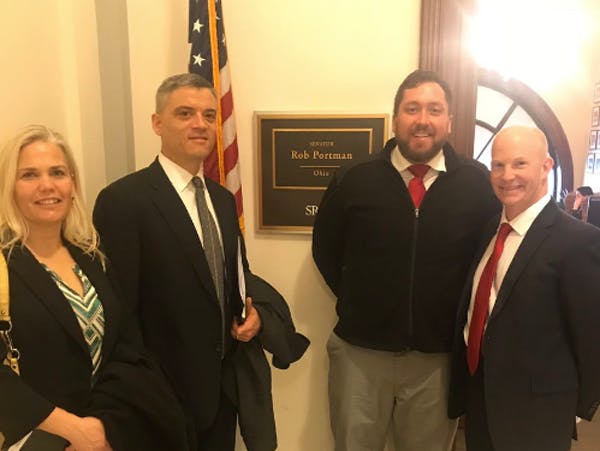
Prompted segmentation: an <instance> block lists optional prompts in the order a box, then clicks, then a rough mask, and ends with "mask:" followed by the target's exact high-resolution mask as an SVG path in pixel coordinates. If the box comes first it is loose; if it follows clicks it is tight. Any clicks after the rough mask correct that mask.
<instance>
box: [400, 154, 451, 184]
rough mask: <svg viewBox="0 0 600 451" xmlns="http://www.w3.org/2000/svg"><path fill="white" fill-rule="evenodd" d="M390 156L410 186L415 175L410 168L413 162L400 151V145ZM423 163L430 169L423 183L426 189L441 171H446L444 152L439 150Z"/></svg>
mask: <svg viewBox="0 0 600 451" xmlns="http://www.w3.org/2000/svg"><path fill="white" fill-rule="evenodd" d="M390 158H391V160H392V165H394V167H395V168H396V170H397V171H398V172H399V173H400V175H401V176H402V180H404V183H405V184H406V186H408V182H410V180H411V179H412V178H413V177H414V175H413V173H412V172H410V171H409V170H408V167H409V166H412V164H413V163H411V162H410V161H408V160H407V159H406V158H404V155H402V154H401V153H400V149H398V146H396V147H395V148H394V150H392V154H391V157H390ZM423 164H427V165H429V171H427V173H426V174H425V175H424V176H423V185H425V190H428V189H429V187H430V186H431V185H432V184H433V182H435V179H437V178H438V175H439V174H440V172H446V160H445V158H444V152H442V151H439V152H438V153H437V154H436V156H435V157H433V158H432V159H431V160H429V161H428V162H427V163H423Z"/></svg>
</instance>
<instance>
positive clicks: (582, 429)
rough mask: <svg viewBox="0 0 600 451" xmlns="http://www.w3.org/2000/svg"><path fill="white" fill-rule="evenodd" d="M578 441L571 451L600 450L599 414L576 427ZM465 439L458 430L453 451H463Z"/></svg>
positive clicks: (461, 431)
mask: <svg viewBox="0 0 600 451" xmlns="http://www.w3.org/2000/svg"><path fill="white" fill-rule="evenodd" d="M577 431H578V434H579V440H577V441H573V446H572V447H571V451H598V450H600V414H597V415H596V417H595V418H594V421H592V422H591V423H590V422H587V421H581V422H579V424H578V425H577ZM465 450H466V448H465V438H464V435H463V430H462V429H461V430H459V431H458V434H457V437H456V448H455V451H465Z"/></svg>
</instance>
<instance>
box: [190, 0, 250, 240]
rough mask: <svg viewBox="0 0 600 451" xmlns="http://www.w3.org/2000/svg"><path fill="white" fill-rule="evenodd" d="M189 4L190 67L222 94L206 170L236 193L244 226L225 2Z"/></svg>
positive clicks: (205, 0) (212, 0)
mask: <svg viewBox="0 0 600 451" xmlns="http://www.w3.org/2000/svg"><path fill="white" fill-rule="evenodd" d="M189 4H190V8H189V24H188V27H189V28H188V42H189V43H190V44H192V48H191V53H190V63H189V71H190V72H193V73H196V74H199V75H202V76H203V77H204V78H206V79H207V80H209V81H210V82H212V84H213V85H214V87H215V89H216V91H217V93H218V94H219V96H220V105H219V118H218V121H217V145H216V149H215V151H214V152H212V153H211V154H210V156H209V158H208V159H207V160H206V161H205V162H204V174H205V175H206V176H207V177H210V178H211V179H213V180H214V181H216V182H218V183H220V184H221V185H223V186H225V187H227V189H229V191H231V192H232V193H233V194H234V196H235V202H236V206H237V213H238V218H239V220H240V227H241V228H242V230H244V211H243V204H242V182H241V178H240V166H239V156H238V145H237V132H236V128H235V119H234V114H233V95H232V92H231V78H230V77H229V64H228V61H227V48H226V46H225V30H224V25H223V13H222V10H221V2H220V1H219V0H190V2H189Z"/></svg>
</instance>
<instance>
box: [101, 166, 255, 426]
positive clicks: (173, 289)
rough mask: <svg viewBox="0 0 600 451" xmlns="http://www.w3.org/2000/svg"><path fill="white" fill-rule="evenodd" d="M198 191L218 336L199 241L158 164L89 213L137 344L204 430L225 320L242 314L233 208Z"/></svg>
mask: <svg viewBox="0 0 600 451" xmlns="http://www.w3.org/2000/svg"><path fill="white" fill-rule="evenodd" d="M206 187H207V189H208V192H209V194H210V197H211V200H212V203H213V206H214V208H215V212H216V215H217V218H218V222H219V226H220V231H221V237H222V240H223V248H224V254H225V277H226V288H225V291H226V292H225V295H226V308H225V311H226V317H225V321H224V324H225V328H226V330H225V334H224V337H223V334H222V326H221V312H220V308H219V302H218V300H217V295H216V291H215V286H214V283H213V281H212V277H211V274H210V270H209V267H208V263H207V261H206V257H205V255H204V251H203V249H202V245H201V242H200V240H199V238H198V234H197V232H196V229H195V228H194V225H193V223H192V221H191V219H190V217H189V214H188V212H187V210H186V208H185V206H184V204H183V202H182V201H181V199H180V197H179V195H178V193H177V192H176V190H175V188H174V187H173V185H172V184H171V182H170V181H169V179H168V177H167V175H166V174H165V172H164V170H163V169H162V167H161V166H160V164H159V162H158V160H155V161H154V162H153V163H152V164H151V165H150V166H149V167H147V168H144V169H142V170H140V171H137V172H135V173H133V174H130V175H128V176H126V177H124V178H122V179H120V180H118V181H116V182H114V183H112V184H111V185H109V186H108V187H106V188H105V189H104V190H102V192H100V194H99V195H98V198H97V200H96V206H95V208H94V222H95V224H96V227H97V228H98V231H99V233H100V239H101V244H102V246H103V249H105V250H106V253H107V256H108V258H109V261H110V263H111V265H112V266H113V267H114V269H115V272H116V275H117V278H118V279H119V281H120V282H121V285H122V287H123V290H124V294H125V296H124V298H125V301H126V302H128V303H129V305H130V306H131V308H132V310H133V311H134V313H135V314H136V315H137V317H138V318H139V319H140V325H141V330H142V334H143V339H144V343H145V345H146V346H147V347H148V348H149V349H150V350H151V351H152V352H153V353H154V354H155V355H156V357H157V358H158V360H159V362H160V364H161V366H162V367H163V369H164V371H165V372H166V374H167V377H168V378H169V380H170V382H171V384H172V385H173V388H174V389H175V392H176V393H177V395H178V397H179V400H180V401H181V403H182V405H183V407H184V410H185V411H186V413H187V415H188V421H190V422H191V424H190V426H192V425H193V428H194V429H196V430H203V429H206V428H208V427H209V426H210V425H211V424H212V423H213V420H214V418H215V415H216V412H217V408H218V405H219V398H220V394H221V372H222V360H221V355H222V353H223V349H224V347H225V350H226V351H228V350H229V349H230V348H231V346H233V340H232V339H231V336H230V334H229V328H230V326H231V322H232V318H233V315H239V314H240V312H241V309H242V302H241V299H240V295H239V288H238V282H237V280H238V279H237V249H238V239H239V237H240V236H241V234H240V229H239V223H238V218H237V213H236V208H235V201H234V198H233V195H232V194H231V193H230V192H229V191H227V190H226V189H225V188H223V187H221V186H220V185H218V184H216V183H214V182H212V181H211V180H209V179H206ZM242 243H243V241H242ZM242 247H243V244H242ZM242 251H243V250H242ZM244 263H245V264H246V265H247V263H246V262H245V258H244Z"/></svg>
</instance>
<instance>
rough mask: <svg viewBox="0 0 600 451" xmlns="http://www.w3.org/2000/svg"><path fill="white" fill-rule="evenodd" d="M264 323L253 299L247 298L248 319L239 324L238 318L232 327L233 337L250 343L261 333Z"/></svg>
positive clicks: (234, 320)
mask: <svg viewBox="0 0 600 451" xmlns="http://www.w3.org/2000/svg"><path fill="white" fill-rule="evenodd" d="M261 327H262V322H261V320H260V315H259V314H258V311H257V310H256V309H255V308H254V306H253V305H252V298H250V297H247V298H246V319H245V320H244V321H243V322H242V323H239V322H238V320H237V319H236V318H234V319H233V324H232V325H231V336H232V337H233V338H235V339H236V340H238V341H246V342H247V341H250V340H252V339H253V338H254V337H255V336H256V334H258V333H259V332H260V328H261Z"/></svg>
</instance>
